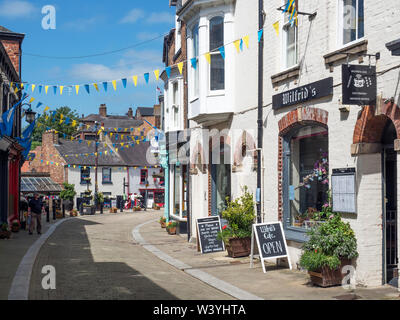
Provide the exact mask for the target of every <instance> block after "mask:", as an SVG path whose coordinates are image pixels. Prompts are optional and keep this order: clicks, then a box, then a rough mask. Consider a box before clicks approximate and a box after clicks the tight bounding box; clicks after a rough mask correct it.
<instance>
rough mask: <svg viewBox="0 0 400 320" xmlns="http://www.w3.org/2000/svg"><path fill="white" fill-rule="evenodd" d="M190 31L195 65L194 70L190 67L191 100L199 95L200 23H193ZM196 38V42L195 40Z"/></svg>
mask: <svg viewBox="0 0 400 320" xmlns="http://www.w3.org/2000/svg"><path fill="white" fill-rule="evenodd" d="M196 29H197V39H195V37H194V35H195V32H194V31H195V30H196ZM190 32H191V41H192V56H193V58H196V62H197V67H196V69H195V70H193V69H192V68H191V81H192V86H191V90H190V93H191V100H196V99H197V98H199V96H200V59H199V57H200V38H199V37H200V24H199V23H198V22H197V23H195V24H194V25H193V26H192V28H191V29H190ZM196 40H197V42H196ZM196 43H197V53H196V50H195V44H196Z"/></svg>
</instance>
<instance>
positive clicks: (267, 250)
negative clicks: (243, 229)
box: [250, 222, 292, 273]
mask: <svg viewBox="0 0 400 320" xmlns="http://www.w3.org/2000/svg"><path fill="white" fill-rule="evenodd" d="M254 235H255V236H256V239H257V245H258V252H259V254H260V260H261V264H262V267H263V271H264V273H265V272H266V271H265V264H264V260H266V259H272V258H287V259H288V262H289V267H290V270H291V269H292V264H291V262H290V258H289V251H288V249H287V244H286V238H285V234H284V232H283V227H282V223H281V222H270V223H258V224H253V230H252V235H251V256H250V267H252V266H253V256H254V246H253V243H254Z"/></svg>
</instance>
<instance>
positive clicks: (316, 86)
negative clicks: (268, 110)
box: [272, 77, 333, 110]
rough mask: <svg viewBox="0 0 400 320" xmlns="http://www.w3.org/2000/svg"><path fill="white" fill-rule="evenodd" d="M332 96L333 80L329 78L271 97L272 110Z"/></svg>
mask: <svg viewBox="0 0 400 320" xmlns="http://www.w3.org/2000/svg"><path fill="white" fill-rule="evenodd" d="M332 94H333V78H332V77H330V78H326V79H323V80H319V81H317V82H313V83H310V84H307V85H305V86H302V87H298V88H295V89H292V90H289V91H285V92H282V93H280V94H277V95H274V96H273V97H272V109H274V110H277V109H280V108H284V107H288V106H292V105H295V104H298V103H302V102H307V101H310V100H314V99H319V98H323V97H327V96H330V95H332Z"/></svg>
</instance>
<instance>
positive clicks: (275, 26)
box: [272, 21, 279, 36]
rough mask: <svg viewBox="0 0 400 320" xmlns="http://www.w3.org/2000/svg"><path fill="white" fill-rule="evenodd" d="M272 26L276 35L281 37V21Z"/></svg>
mask: <svg viewBox="0 0 400 320" xmlns="http://www.w3.org/2000/svg"><path fill="white" fill-rule="evenodd" d="M272 26H273V27H274V29H275V32H276V35H277V36H279V21H277V22H275V23H274V24H273V25H272Z"/></svg>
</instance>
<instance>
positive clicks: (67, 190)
mask: <svg viewBox="0 0 400 320" xmlns="http://www.w3.org/2000/svg"><path fill="white" fill-rule="evenodd" d="M63 185H64V190H63V191H61V193H60V198H61V199H63V200H70V201H72V200H74V197H75V195H76V191H75V185H74V184H69V183H66V182H64V183H63Z"/></svg>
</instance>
